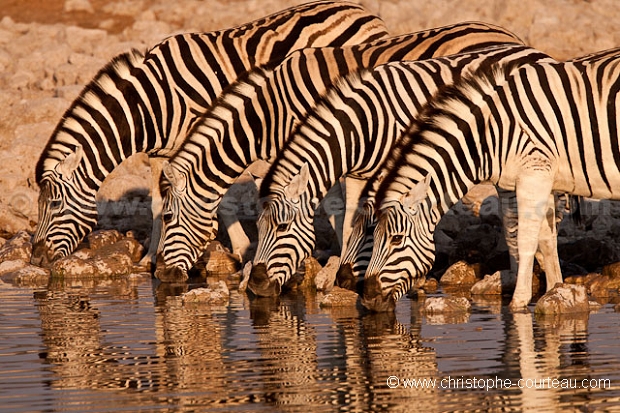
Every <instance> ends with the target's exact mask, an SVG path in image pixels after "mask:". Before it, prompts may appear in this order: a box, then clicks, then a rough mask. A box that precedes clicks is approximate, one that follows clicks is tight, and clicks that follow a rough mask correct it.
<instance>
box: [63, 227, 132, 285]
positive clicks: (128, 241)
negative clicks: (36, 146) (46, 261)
mask: <svg viewBox="0 0 620 413" xmlns="http://www.w3.org/2000/svg"><path fill="white" fill-rule="evenodd" d="M88 242H89V246H90V248H81V249H78V250H77V251H76V252H74V253H73V254H71V255H69V256H68V257H65V258H61V259H59V260H57V261H55V262H54V263H53V264H52V268H51V271H52V274H53V275H58V276H62V277H64V278H66V279H79V278H87V279H96V278H108V277H117V276H121V275H127V274H130V273H131V272H133V271H134V265H133V264H134V262H138V261H140V258H141V257H142V252H143V250H144V248H143V247H142V245H141V244H140V243H139V242H138V241H137V240H135V239H134V238H132V237H123V236H122V235H121V234H120V233H119V232H118V231H116V230H103V231H95V232H92V233H90V234H89V236H88Z"/></svg>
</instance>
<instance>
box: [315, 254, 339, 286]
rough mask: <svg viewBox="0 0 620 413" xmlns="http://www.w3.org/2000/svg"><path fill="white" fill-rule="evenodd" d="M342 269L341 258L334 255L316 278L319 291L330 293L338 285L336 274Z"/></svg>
mask: <svg viewBox="0 0 620 413" xmlns="http://www.w3.org/2000/svg"><path fill="white" fill-rule="evenodd" d="M339 267H340V257H338V256H336V255H332V256H331V257H329V259H328V260H327V263H326V264H325V265H324V266H323V268H321V269H320V270H319V272H318V273H317V274H316V276H315V277H314V285H315V286H316V289H317V290H318V291H330V290H331V289H332V288H333V287H334V284H335V283H336V273H337V272H338V268H339Z"/></svg>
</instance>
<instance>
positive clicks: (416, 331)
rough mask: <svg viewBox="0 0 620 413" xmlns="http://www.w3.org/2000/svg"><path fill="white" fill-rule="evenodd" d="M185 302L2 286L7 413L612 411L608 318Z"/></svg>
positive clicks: (618, 338) (126, 292) (0, 368)
mask: <svg viewBox="0 0 620 413" xmlns="http://www.w3.org/2000/svg"><path fill="white" fill-rule="evenodd" d="M193 287H195V286H187V285H178V286H174V287H170V286H169V287H166V286H163V285H157V283H156V282H153V281H151V279H150V278H148V277H134V278H130V279H124V280H115V281H111V280H110V281H100V282H95V281H83V282H74V283H69V284H66V283H63V282H55V283H54V284H53V285H48V286H39V287H32V286H31V287H26V286H15V285H10V284H3V283H0V302H1V303H2V304H1V307H0V411H3V412H5V411H6V412H26V411H28V412H30V411H33V412H39V411H40V412H88V411H126V412H129V411H144V412H171V411H174V412H186V411H188V412H189V411H215V412H220V411H221V412H229V411H244V412H245V411H269V412H272V411H280V412H288V411H303V412H309V411H312V412H320V411H338V410H340V411H425V412H433V411H515V412H516V411H536V412H541V411H549V412H554V411H613V410H620V328H619V327H620V321H619V320H620V317H619V315H618V314H617V313H615V312H614V311H613V307H612V306H611V305H609V304H608V305H605V306H603V307H602V308H601V309H600V310H598V311H597V312H596V313H592V314H590V315H589V316H588V315H582V316H573V317H563V318H561V319H539V318H536V317H534V316H533V315H532V314H513V313H511V312H509V311H507V307H506V305H505V304H504V305H502V303H501V302H497V301H490V302H480V301H475V302H474V305H473V310H472V313H471V314H470V315H468V316H461V317H449V316H435V317H427V316H424V315H421V314H420V310H419V306H420V304H419V302H418V301H415V300H410V299H403V300H401V301H400V302H399V303H398V306H397V308H396V312H395V314H392V315H386V314H365V313H364V312H363V311H360V310H358V309H356V308H353V307H347V308H340V309H321V308H319V307H318V305H317V300H316V297H313V296H304V295H302V294H296V295H289V296H284V297H282V298H280V299H279V300H277V301H276V300H264V299H263V300H254V301H251V300H249V299H248V298H247V297H246V296H245V295H240V294H238V293H237V292H233V294H232V296H231V299H230V304H229V305H228V306H209V305H205V304H190V305H188V304H186V305H183V304H182V302H181V300H180V298H179V294H181V293H183V292H185V291H187V290H188V289H189V288H193ZM520 379H522V380H521V382H519V380H520ZM508 380H510V383H509V382H508ZM554 380H555V381H554ZM388 384H389V385H390V386H388ZM519 384H521V386H519ZM416 385H417V388H416ZM405 386H406V387H405ZM487 387H493V388H487ZM498 387H500V388H498ZM537 387H538V388H537ZM540 387H542V388H540ZM553 387H556V388H553ZM562 387H564V388H562Z"/></svg>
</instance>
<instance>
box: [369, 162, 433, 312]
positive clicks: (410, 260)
mask: <svg viewBox="0 0 620 413" xmlns="http://www.w3.org/2000/svg"><path fill="white" fill-rule="evenodd" d="M429 184H430V174H429V175H428V176H427V177H426V178H425V179H424V180H422V181H420V182H419V183H418V184H417V185H416V186H415V187H414V188H413V189H412V190H411V191H409V192H407V193H405V194H404V195H402V197H401V198H400V199H397V200H389V201H384V202H383V203H382V204H381V208H380V210H379V214H378V215H379V217H378V222H377V227H376V228H375V232H374V244H373V251H372V256H371V258H370V262H369V264H368V270H367V272H366V276H365V279H364V294H363V298H362V304H363V305H364V307H366V308H368V309H370V310H373V311H391V310H393V309H394V307H395V306H396V301H398V299H400V297H402V296H403V295H405V294H406V293H407V291H409V289H410V288H411V287H412V286H413V285H414V283H415V282H416V281H417V280H418V279H420V278H423V277H424V276H425V275H426V274H427V273H428V271H429V270H430V269H431V267H432V265H433V263H434V261H435V243H434V240H433V229H434V224H433V222H434V220H433V219H432V217H431V208H430V202H428V201H427V199H428V198H427V190H428V188H429Z"/></svg>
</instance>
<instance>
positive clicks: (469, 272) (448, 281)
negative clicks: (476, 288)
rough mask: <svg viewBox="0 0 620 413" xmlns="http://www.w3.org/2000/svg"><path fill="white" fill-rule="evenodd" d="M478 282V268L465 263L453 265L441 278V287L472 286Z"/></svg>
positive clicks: (459, 262) (460, 262)
mask: <svg viewBox="0 0 620 413" xmlns="http://www.w3.org/2000/svg"><path fill="white" fill-rule="evenodd" d="M477 280H478V276H477V270H476V267H475V266H474V265H472V264H468V263H467V262H465V261H458V262H456V263H454V264H452V265H451V266H450V267H449V268H448V269H447V270H446V272H445V273H444V274H443V276H442V277H441V280H440V282H441V285H448V286H457V285H458V286H471V285H474V283H475V282H476V281H477Z"/></svg>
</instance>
